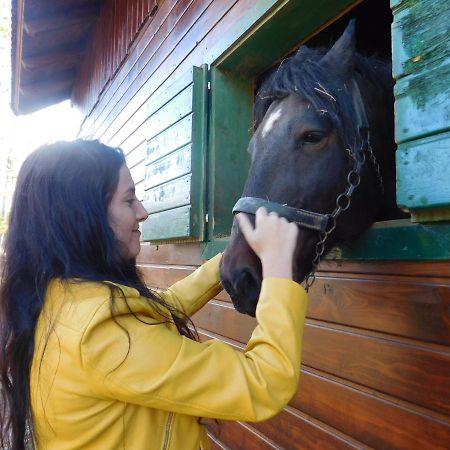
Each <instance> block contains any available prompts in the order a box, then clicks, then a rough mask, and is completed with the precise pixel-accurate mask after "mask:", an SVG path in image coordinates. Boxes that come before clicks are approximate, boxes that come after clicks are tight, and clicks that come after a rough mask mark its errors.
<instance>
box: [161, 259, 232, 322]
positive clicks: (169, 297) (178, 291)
mask: <svg viewBox="0 0 450 450" xmlns="http://www.w3.org/2000/svg"><path fill="white" fill-rule="evenodd" d="M221 259H222V254H221V253H220V254H219V255H216V256H214V258H211V259H210V260H209V261H207V262H206V263H204V264H202V265H201V266H200V267H199V268H198V269H197V270H195V271H194V272H193V273H191V274H190V275H189V276H187V277H186V278H183V279H182V280H180V281H178V282H176V283H175V284H173V285H172V286H171V287H170V288H169V289H167V290H166V291H163V292H158V295H159V296H161V297H162V299H163V300H164V301H165V302H167V303H169V304H170V305H173V306H175V307H176V308H177V309H179V310H181V311H183V312H184V313H185V314H186V315H188V316H192V315H193V314H195V313H196V312H197V311H198V310H199V309H200V308H202V307H203V306H204V305H205V303H207V302H208V301H209V300H211V299H212V298H214V297H215V296H216V295H217V294H218V293H219V292H220V291H221V290H222V289H223V288H222V285H221V284H220V274H219V266H220V261H221Z"/></svg>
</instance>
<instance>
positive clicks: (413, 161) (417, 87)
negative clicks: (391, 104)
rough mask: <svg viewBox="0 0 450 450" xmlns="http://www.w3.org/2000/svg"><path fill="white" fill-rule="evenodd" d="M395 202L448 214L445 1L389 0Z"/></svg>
mask: <svg viewBox="0 0 450 450" xmlns="http://www.w3.org/2000/svg"><path fill="white" fill-rule="evenodd" d="M391 6H392V8H393V13H394V23H393V26H392V40H393V45H392V48H393V55H392V58H393V74H394V77H395V79H396V86H395V89H394V94H395V129H396V141H397V143H398V144H399V145H398V151H397V203H398V204H399V206H401V207H403V208H405V209H407V210H409V211H410V212H411V216H412V219H413V221H418V222H425V221H436V220H449V219H450V27H449V20H450V2H449V1H448V0H429V1H417V0H391Z"/></svg>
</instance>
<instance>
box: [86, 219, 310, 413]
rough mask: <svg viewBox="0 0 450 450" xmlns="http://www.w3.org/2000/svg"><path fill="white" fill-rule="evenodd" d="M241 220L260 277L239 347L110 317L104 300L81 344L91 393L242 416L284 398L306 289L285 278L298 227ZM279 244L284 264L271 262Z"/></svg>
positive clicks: (296, 360)
mask: <svg viewBox="0 0 450 450" xmlns="http://www.w3.org/2000/svg"><path fill="white" fill-rule="evenodd" d="M242 223H243V224H244V225H243V227H242V230H243V233H244V235H245V236H246V237H248V240H249V244H250V245H251V246H252V248H253V249H254V250H255V252H256V253H257V254H258V256H259V257H260V258H261V261H262V264H263V273H264V277H265V278H264V280H263V282H262V287H261V294H260V298H259V302H258V306H257V309H256V319H257V322H258V325H257V327H256V328H255V330H254V332H253V334H252V337H251V339H250V340H249V342H248V343H247V346H246V348H245V350H244V352H239V351H236V350H234V349H233V348H232V347H231V346H229V345H227V344H226V343H224V342H222V341H220V340H211V341H207V342H204V343H200V342H195V341H192V340H190V339H188V338H186V337H184V336H180V335H179V333H177V332H176V330H173V328H171V327H170V325H168V324H165V323H158V322H156V320H155V321H153V323H151V324H148V323H144V322H142V321H139V320H136V317H135V315H133V314H131V313H130V314H121V315H120V317H117V318H116V320H113V319H111V314H110V310H109V308H108V305H107V304H105V305H104V307H103V308H100V309H99V310H98V311H97V313H96V315H95V316H94V318H93V320H92V321H91V323H90V324H89V326H88V327H87V329H86V330H85V332H84V333H83V336H82V339H81V343H80V344H81V348H80V354H81V355H82V361H83V365H84V367H85V370H86V371H87V374H88V376H87V379H88V380H89V382H90V383H92V389H93V390H94V391H96V392H97V393H98V395H100V396H102V397H104V396H106V397H107V398H111V399H115V400H119V401H123V402H128V403H135V404H141V405H145V406H147V407H150V408H158V409H162V410H168V411H173V412H177V413H181V414H189V415H195V416H203V417H212V418H222V419H234V420H246V421H259V420H265V419H267V418H269V417H270V416H272V415H274V414H276V413H277V412H279V411H280V410H281V408H283V406H284V405H285V404H286V403H287V402H288V401H289V400H290V398H291V397H292V396H293V394H294V392H295V390H296V387H297V382H298V377H299V373H300V356H301V350H302V336H303V325H304V319H305V314H306V308H307V295H306V292H305V290H304V289H303V288H302V287H301V286H300V285H299V284H297V283H295V282H294V281H292V280H291V279H289V277H290V276H292V255H293V249H294V248H295V242H296V237H297V229H296V226H295V225H292V224H288V223H287V222H286V221H285V220H283V219H279V218H278V217H276V216H274V215H272V214H270V215H267V213H265V212H264V211H263V212H260V213H257V217H256V228H255V229H253V228H252V226H251V224H250V223H249V222H245V221H244V222H240V224H241V225H242ZM280 251H281V254H283V255H287V258H288V263H286V262H285V261H282V262H280V264H273V262H274V261H275V262H276V261H277V259H276V258H277V255H278V254H279V252H280ZM285 257H286V256H285ZM134 301H135V302H136V306H137V307H138V304H139V299H138V298H136V299H134V300H133V299H128V304H129V305H130V306H131V310H133V311H135V309H134V308H133V302H134ZM118 319H120V320H119V322H120V323H119V325H120V326H118V323H117V321H118ZM124 328H125V329H126V330H127V332H128V339H125V337H124V335H123V333H124V332H123V329H124Z"/></svg>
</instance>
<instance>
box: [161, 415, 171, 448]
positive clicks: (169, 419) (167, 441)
mask: <svg viewBox="0 0 450 450" xmlns="http://www.w3.org/2000/svg"><path fill="white" fill-rule="evenodd" d="M173 414H174V413H173V412H171V413H169V415H168V416H167V423H166V431H165V433H164V443H163V446H162V450H167V446H168V445H169V436H170V427H171V426H172V422H173Z"/></svg>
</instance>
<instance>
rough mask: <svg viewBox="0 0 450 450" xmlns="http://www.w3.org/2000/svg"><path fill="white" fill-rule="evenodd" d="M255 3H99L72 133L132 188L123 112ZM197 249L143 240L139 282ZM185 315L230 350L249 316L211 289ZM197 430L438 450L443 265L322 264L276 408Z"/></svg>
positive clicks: (445, 417)
mask: <svg viewBox="0 0 450 450" xmlns="http://www.w3.org/2000/svg"><path fill="white" fill-rule="evenodd" d="M124 3H126V4H127V8H126V9H123V4H124ZM260 3H261V4H264V6H261V8H260V11H258V10H257V8H255V7H254V2H253V1H251V0H233V1H225V0H179V1H173V0H165V1H158V2H157V10H153V12H154V14H153V15H152V17H151V20H150V19H148V20H147V21H146V22H145V23H144V14H143V13H142V11H143V10H142V9H139V7H138V6H137V5H141V4H142V2H137V1H136V2H134V1H128V2H118V1H114V2H113V1H110V2H105V4H104V6H103V12H102V15H101V18H100V21H99V23H98V28H97V31H96V35H95V40H94V42H93V46H92V48H91V54H90V56H89V58H88V59H87V60H86V61H85V63H84V66H83V68H82V71H81V72H80V76H79V79H78V82H77V85H76V88H75V91H74V96H73V100H74V102H75V103H76V104H77V105H78V106H79V107H80V108H82V110H83V111H84V112H85V115H86V119H85V122H84V124H83V128H82V135H84V136H89V137H95V138H99V139H101V140H103V141H104V142H105V143H110V144H112V145H120V146H121V147H123V148H124V150H125V151H126V153H127V158H128V162H129V165H130V167H131V169H132V173H133V176H134V178H135V181H136V182H137V188H138V192H141V193H142V192H143V180H144V174H143V171H144V169H143V167H144V160H145V153H144V152H145V149H144V147H143V146H142V142H143V141H144V140H143V139H141V138H140V139H136V138H133V136H137V135H139V129H140V127H141V123H142V122H141V120H138V119H136V117H141V116H140V115H139V114H140V111H142V108H144V107H145V105H146V102H149V101H150V102H151V98H152V96H154V95H156V94H158V93H159V92H163V91H164V89H165V87H166V86H168V85H170V83H171V82H172V81H173V80H174V79H176V78H177V77H178V76H181V75H183V74H184V73H185V72H186V71H187V70H189V69H190V68H191V67H192V66H193V65H196V66H200V65H202V64H204V63H207V64H210V63H211V62H213V61H214V60H216V59H217V58H218V57H219V56H220V55H221V54H223V52H225V51H226V50H227V49H228V48H229V47H230V46H231V45H232V44H233V43H234V42H235V41H236V40H237V39H238V38H239V36H240V34H239V33H241V34H242V33H243V31H242V30H241V31H240V32H239V31H236V30H239V27H238V26H237V25H236V24H239V23H240V22H242V21H244V19H245V21H246V23H251V22H252V21H255V22H257V21H258V20H260V19H261V16H262V15H263V13H264V11H266V10H268V9H269V6H270V4H275V3H276V2H275V1H273V2H270V1H264V2H260ZM348 3H349V4H350V3H351V2H348ZM121 5H122V6H121ZM267 5H269V6H267ZM121 8H122V9H121ZM117 11H119V13H118V14H116V13H115V12H117ZM120 11H121V13H120ZM133 11H141V14H140V15H137V16H136V15H134V13H133ZM148 11H149V8H147V12H148ZM250 13H251V14H254V17H253V16H252V17H249V14H250ZM122 14H125V16H124V15H122ZM133 17H134V19H133ZM114 18H115V19H114ZM118 18H121V20H122V22H121V24H122V25H120V24H119V23H118V22H117V20H119V19H118ZM139 18H140V19H139ZM139 22H141V23H140V24H139ZM129 23H132V24H134V25H133V26H131V27H127V26H126V25H125V24H129ZM142 24H143V25H142ZM141 25H142V26H141ZM139 28H140V32H139V34H138V35H137V36H134V33H135V32H136V30H139ZM105 30H109V31H108V32H106V31H105ZM125 30H128V31H129V32H128V33H125ZM124 36H125V37H124ZM200 246H201V244H199V243H182V244H176V243H172V244H162V245H159V246H156V245H149V244H145V245H143V248H142V251H141V254H140V256H139V259H138V263H139V265H140V267H141V270H142V271H143V273H144V275H145V278H146V280H147V282H148V283H149V284H150V285H151V286H153V287H155V288H160V289H163V288H166V287H168V286H169V285H171V284H172V283H173V282H175V281H177V280H179V279H181V278H182V277H184V276H186V275H188V274H189V273H191V272H192V271H193V270H194V269H195V267H197V266H198V265H199V264H201V262H202V260H201V257H200ZM194 320H195V323H196V325H197V327H198V331H199V333H200V336H201V338H202V339H208V338H219V339H223V340H225V341H227V342H229V343H230V345H232V346H234V347H235V348H237V349H242V348H243V346H244V345H245V342H246V341H247V340H248V338H249V336H250V333H251V331H252V329H253V327H254V325H255V322H254V319H252V318H250V317H247V316H243V315H240V314H238V313H236V312H235V311H234V309H233V307H232V304H231V303H230V299H229V297H228V296H227V295H226V294H225V293H222V294H220V295H219V296H218V298H217V299H215V300H213V301H211V302H210V303H209V304H208V305H207V306H206V307H205V308H204V309H203V310H202V311H201V312H199V313H198V314H197V315H196V316H195V318H194ZM224 376H226V374H224ZM209 429H210V435H211V440H212V445H213V448H216V449H219V448H221V449H227V448H229V449H250V450H252V449H275V448H284V449H341V448H342V449H347V448H358V449H362V448H379V449H416V448H425V449H447V448H449V447H450V268H449V264H448V263H447V262H445V261H441V262H436V261H416V262H414V261H411V262H406V261H404V262H398V261H393V262H386V261H372V262H357V261H343V260H340V261H325V262H323V263H322V264H321V266H320V270H319V272H318V274H317V281H316V284H315V285H314V286H313V288H312V289H311V293H310V306H309V311H308V317H307V322H306V328H305V341H304V352H303V363H302V367H301V378H300V384H299V388H298V392H297V394H296V395H295V396H294V398H293V399H292V401H291V402H290V404H289V406H287V407H286V408H285V410H284V411H283V412H282V413H280V414H279V415H278V416H276V417H275V418H273V419H271V420H269V421H266V422H263V423H259V424H246V423H237V422H220V423H219V424H216V423H210V424H209Z"/></svg>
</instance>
